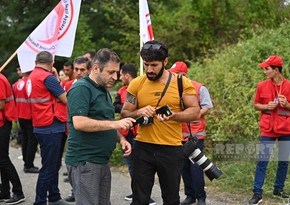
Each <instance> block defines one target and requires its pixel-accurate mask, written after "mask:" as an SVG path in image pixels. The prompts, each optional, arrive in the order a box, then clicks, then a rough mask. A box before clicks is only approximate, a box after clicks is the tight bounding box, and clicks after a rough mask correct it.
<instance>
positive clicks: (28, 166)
mask: <svg viewBox="0 0 290 205" xmlns="http://www.w3.org/2000/svg"><path fill="white" fill-rule="evenodd" d="M30 73H31V71H29V72H25V73H22V78H21V79H19V80H18V81H17V82H16V83H15V84H14V85H13V91H14V96H15V102H16V108H17V113H18V122H19V125H20V128H21V130H22V134H23V136H22V143H21V146H22V158H23V161H24V169H23V171H24V172H25V173H38V172H39V169H38V167H35V166H34V163H33V162H34V159H35V153H36V151H37V145H38V142H37V139H36V137H35V135H34V133H33V127H32V116H31V108H30V102H29V98H28V96H27V93H26V89H25V87H26V83H27V80H28V77H29V75H30Z"/></svg>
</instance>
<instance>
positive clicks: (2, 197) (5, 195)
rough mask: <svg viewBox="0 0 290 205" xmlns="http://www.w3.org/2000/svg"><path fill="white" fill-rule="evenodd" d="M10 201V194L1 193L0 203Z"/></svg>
mask: <svg viewBox="0 0 290 205" xmlns="http://www.w3.org/2000/svg"><path fill="white" fill-rule="evenodd" d="M8 199H10V194H9V193H7V194H4V193H2V192H0V201H6V200H8Z"/></svg>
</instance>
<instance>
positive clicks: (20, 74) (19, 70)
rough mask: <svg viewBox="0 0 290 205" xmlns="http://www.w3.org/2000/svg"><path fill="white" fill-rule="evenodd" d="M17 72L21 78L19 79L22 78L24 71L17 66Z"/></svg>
mask: <svg viewBox="0 0 290 205" xmlns="http://www.w3.org/2000/svg"><path fill="white" fill-rule="evenodd" d="M16 71H17V75H18V77H19V78H22V71H21V68H20V66H19V65H17V67H16Z"/></svg>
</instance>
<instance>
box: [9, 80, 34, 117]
mask: <svg viewBox="0 0 290 205" xmlns="http://www.w3.org/2000/svg"><path fill="white" fill-rule="evenodd" d="M27 80H28V78H22V79H19V80H18V81H17V82H16V83H15V84H14V85H13V91H14V96H15V102H16V108H17V113H18V118H21V119H26V120H30V119H31V108H30V103H29V98H28V96H27V93H26V89H25V87H26V82H27Z"/></svg>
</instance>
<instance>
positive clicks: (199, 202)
mask: <svg viewBox="0 0 290 205" xmlns="http://www.w3.org/2000/svg"><path fill="white" fill-rule="evenodd" d="M196 205H206V203H205V198H200V199H197V203H196Z"/></svg>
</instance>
